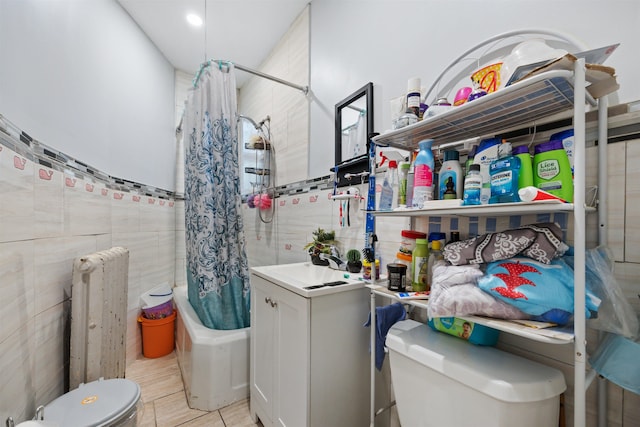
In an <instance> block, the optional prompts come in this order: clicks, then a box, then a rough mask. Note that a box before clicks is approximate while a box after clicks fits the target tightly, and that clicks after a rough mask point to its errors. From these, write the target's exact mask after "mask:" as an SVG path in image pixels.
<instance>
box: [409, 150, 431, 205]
mask: <svg viewBox="0 0 640 427" xmlns="http://www.w3.org/2000/svg"><path fill="white" fill-rule="evenodd" d="M432 144H433V139H424V140H422V141H420V142H419V143H418V145H419V147H420V152H419V153H418V156H417V157H416V161H415V164H414V168H413V170H414V178H413V179H414V181H413V207H414V208H418V209H422V208H423V207H424V203H425V202H427V201H429V200H433V174H434V169H435V164H434V159H433V153H432V152H431V145H432Z"/></svg>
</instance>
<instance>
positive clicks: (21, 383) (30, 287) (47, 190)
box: [0, 131, 176, 420]
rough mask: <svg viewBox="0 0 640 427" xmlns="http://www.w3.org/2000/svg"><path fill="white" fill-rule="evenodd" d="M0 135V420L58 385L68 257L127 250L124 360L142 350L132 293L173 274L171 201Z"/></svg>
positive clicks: (47, 397)
mask: <svg viewBox="0 0 640 427" xmlns="http://www.w3.org/2000/svg"><path fill="white" fill-rule="evenodd" d="M0 138H2V141H0V142H2V143H0V295H2V301H3V303H2V308H1V309H0V313H2V321H0V370H1V372H2V373H3V380H2V382H0V396H2V399H0V419H2V420H5V419H6V418H7V417H9V416H12V417H13V418H14V419H15V420H23V419H27V418H31V417H32V416H33V415H34V413H35V409H36V407H37V406H38V405H41V404H46V403H48V402H50V401H51V400H53V399H54V398H56V397H57V396H59V395H61V394H62V393H63V392H64V391H65V384H66V383H67V380H66V378H67V371H68V363H69V360H68V358H69V355H68V339H69V336H68V334H69V332H68V330H69V313H70V303H71V301H70V296H71V276H72V265H73V260H74V259H75V258H76V257H79V256H82V255H86V254H88V253H92V252H95V251H98V250H103V249H108V248H110V247H112V246H124V247H126V248H128V249H129V251H130V265H129V303H128V333H127V360H128V361H132V360H134V359H135V358H136V357H137V355H138V354H140V353H141V347H140V345H141V344H140V342H141V340H140V332H139V326H138V324H137V316H138V313H139V308H138V307H139V302H138V297H139V295H140V294H142V293H143V292H145V291H147V290H148V289H150V288H152V287H153V286H154V285H156V284H158V283H161V282H168V283H171V284H173V282H174V274H175V246H176V239H175V228H176V227H175V217H176V205H175V202H174V200H173V199H172V198H168V197H163V198H160V197H158V195H156V194H154V195H152V196H147V195H146V194H144V193H143V192H142V191H138V190H136V189H135V188H131V189H130V191H125V190H124V189H123V188H124V186H122V185H115V184H114V182H113V181H112V182H110V183H107V182H103V181H101V180H100V179H97V178H92V177H91V176H89V175H83V174H81V173H78V172H77V171H72V170H71V169H70V168H67V169H65V168H63V167H60V165H54V164H52V163H49V164H50V166H52V167H48V166H45V165H44V164H42V162H40V161H39V160H38V158H35V157H34V156H33V155H32V152H31V150H30V149H29V148H28V146H27V145H25V144H23V143H21V142H18V140H17V139H15V138H11V137H8V136H7V135H6V134H3V133H2V132H1V131H0ZM11 145H13V147H11ZM45 163H46V162H45Z"/></svg>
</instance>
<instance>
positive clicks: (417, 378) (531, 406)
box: [386, 320, 566, 427]
mask: <svg viewBox="0 0 640 427" xmlns="http://www.w3.org/2000/svg"><path fill="white" fill-rule="evenodd" d="M386 346H387V348H388V349H389V359H390V367H391V381H392V384H393V390H394V393H395V396H396V403H397V409H398V416H399V418H400V423H401V424H402V425H403V426H416V427H417V426H434V427H443V426H471V425H473V426H474V427H484V426H486V427H502V426H504V427H507V426H509V427H512V426H514V425H517V426H518V427H547V426H548V427H555V426H557V425H558V414H559V410H560V399H559V396H560V394H561V393H562V392H563V391H564V390H565V389H566V384H565V381H564V376H563V375H562V372H560V371H559V370H557V369H554V368H551V367H549V366H546V365H542V364H540V363H537V362H533V361H531V360H528V359H525V358H522V357H519V356H516V355H514V354H511V353H507V352H504V351H501V350H498V349H496V348H493V347H482V346H476V345H473V344H469V343H468V342H466V341H464V340H462V339H459V338H456V337H452V336H450V335H447V334H443V333H441V332H437V331H434V330H432V329H431V328H429V327H428V326H427V325H425V324H423V323H419V322H416V321H413V320H405V321H402V322H398V323H396V324H395V325H394V326H393V327H392V328H391V329H390V330H389V333H388V335H387V339H386Z"/></svg>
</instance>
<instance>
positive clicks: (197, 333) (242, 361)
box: [173, 286, 251, 411]
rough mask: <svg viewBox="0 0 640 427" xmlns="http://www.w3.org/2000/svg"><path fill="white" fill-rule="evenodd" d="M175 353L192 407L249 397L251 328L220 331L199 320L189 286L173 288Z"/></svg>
mask: <svg viewBox="0 0 640 427" xmlns="http://www.w3.org/2000/svg"><path fill="white" fill-rule="evenodd" d="M173 293H174V299H175V302H176V308H177V310H178V316H177V322H176V354H177V356H178V364H179V365H180V370H181V371H182V381H183V382H184V389H185V392H186V394H187V401H188V402H189V407H190V408H192V409H200V410H203V411H215V410H217V409H220V408H222V407H224V406H227V405H229V404H231V403H233V402H236V401H238V400H242V399H246V398H247V397H249V331H250V329H251V328H244V329H235V330H230V331H221V330H216V329H209V328H207V327H206V326H204V325H203V324H202V323H200V319H199V318H198V315H197V314H196V312H195V311H194V310H193V307H191V304H190V303H189V301H188V299H187V287H186V286H180V287H176V288H174V289H173Z"/></svg>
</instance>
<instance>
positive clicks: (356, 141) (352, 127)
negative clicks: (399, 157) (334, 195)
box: [331, 82, 373, 187]
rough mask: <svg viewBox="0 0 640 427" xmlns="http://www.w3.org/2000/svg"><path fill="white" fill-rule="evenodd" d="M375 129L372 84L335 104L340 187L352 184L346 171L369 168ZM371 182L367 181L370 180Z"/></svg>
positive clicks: (337, 164) (336, 150)
mask: <svg viewBox="0 0 640 427" xmlns="http://www.w3.org/2000/svg"><path fill="white" fill-rule="evenodd" d="M372 132H373V83H371V82H369V83H367V84H366V85H364V86H363V87H362V88H360V89H358V90H357V91H355V92H353V93H352V94H351V95H349V96H348V97H346V98H345V99H343V100H342V101H340V102H339V103H337V104H336V106H335V165H336V166H334V167H333V168H332V169H331V170H332V171H334V172H335V171H336V170H337V175H338V176H337V177H336V179H337V180H338V186H339V187H342V186H346V185H349V182H347V181H348V180H345V179H344V174H345V173H351V174H355V173H360V172H362V171H365V170H368V168H369V163H368V161H367V142H368V136H369V134H371V133H372ZM367 181H368V180H367Z"/></svg>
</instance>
